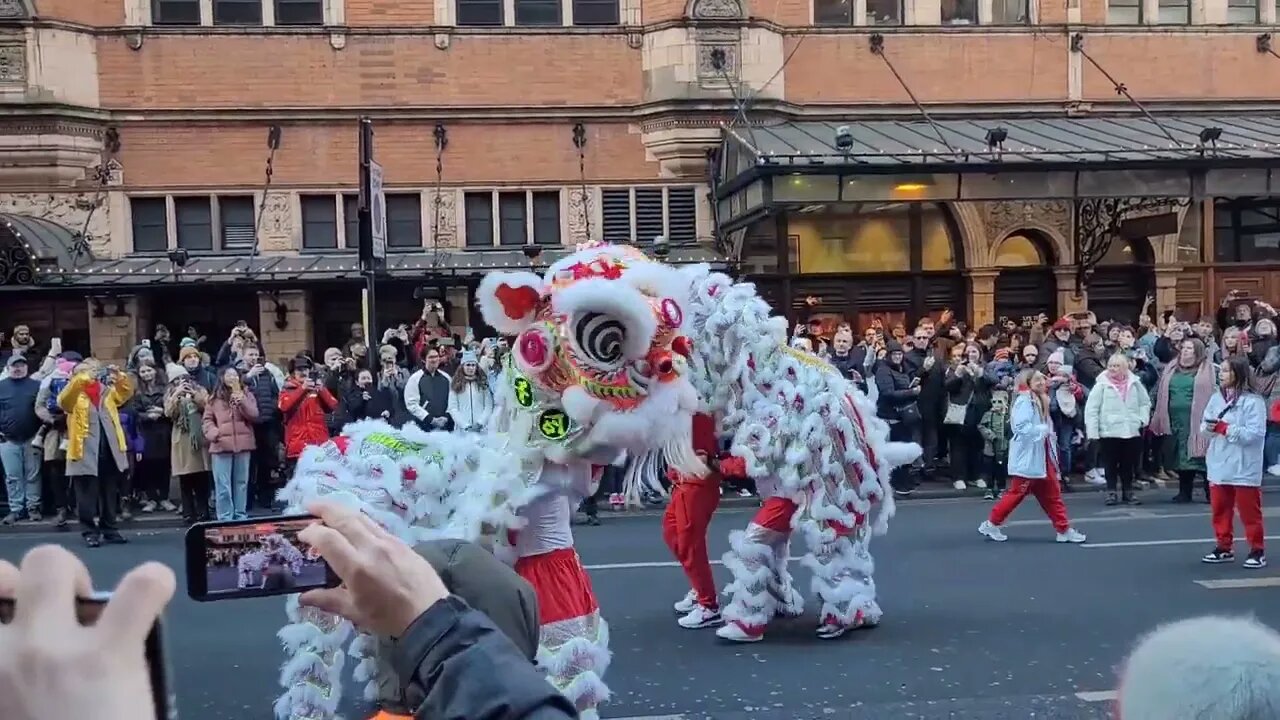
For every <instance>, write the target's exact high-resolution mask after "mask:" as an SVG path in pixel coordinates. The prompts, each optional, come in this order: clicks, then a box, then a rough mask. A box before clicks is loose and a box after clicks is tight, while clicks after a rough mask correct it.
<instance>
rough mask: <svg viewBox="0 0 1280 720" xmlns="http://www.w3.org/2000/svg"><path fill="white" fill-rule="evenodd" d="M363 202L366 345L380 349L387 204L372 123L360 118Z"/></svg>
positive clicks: (360, 215) (360, 212) (360, 217)
mask: <svg viewBox="0 0 1280 720" xmlns="http://www.w3.org/2000/svg"><path fill="white" fill-rule="evenodd" d="M359 155H360V158H359V162H360V175H359V177H360V201H359V202H358V203H357V205H358V208H357V213H356V214H357V218H358V220H359V235H360V272H361V274H362V275H364V281H365V287H364V290H363V292H362V293H361V303H360V304H361V309H362V314H363V318H362V320H363V324H364V339H365V345H366V346H367V347H368V348H369V350H370V352H371V353H372V352H374V351H376V349H377V346H376V345H371V344H370V343H375V342H377V340H378V336H377V327H376V325H377V319H378V312H377V294H376V289H377V278H378V271H379V270H380V269H382V267H383V265H384V263H385V262H386V258H387V204H386V196H385V195H384V194H383V192H382V166H381V165H379V164H378V163H377V162H375V161H374V159H373V121H372V120H370V119H369V118H367V117H365V118H360V141H359Z"/></svg>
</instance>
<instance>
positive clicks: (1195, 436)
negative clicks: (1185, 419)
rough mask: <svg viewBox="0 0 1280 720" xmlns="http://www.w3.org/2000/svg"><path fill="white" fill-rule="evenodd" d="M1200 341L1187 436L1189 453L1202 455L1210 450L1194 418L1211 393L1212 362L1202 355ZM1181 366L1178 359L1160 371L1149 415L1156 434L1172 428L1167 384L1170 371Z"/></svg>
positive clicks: (1212, 379)
mask: <svg viewBox="0 0 1280 720" xmlns="http://www.w3.org/2000/svg"><path fill="white" fill-rule="evenodd" d="M1203 347H1204V346H1203V345H1201V350H1200V353H1199V357H1200V365H1199V367H1197V368H1196V379H1195V390H1194V391H1193V393H1192V396H1191V418H1192V421H1191V423H1189V424H1190V425H1191V435H1190V437H1188V438H1187V440H1188V446H1189V447H1190V449H1191V451H1190V453H1189V455H1190V456H1191V457H1204V454H1205V453H1206V452H1208V450H1209V437H1208V436H1207V435H1205V434H1204V432H1203V431H1202V430H1201V429H1200V425H1201V424H1200V423H1199V422H1196V419H1197V418H1200V417H1203V416H1204V409H1205V406H1207V405H1208V404H1209V398H1211V397H1213V392H1214V389H1213V387H1214V371H1213V363H1211V362H1209V361H1208V359H1207V358H1206V357H1205V351H1204V349H1203ZM1180 369H1182V366H1181V364H1180V363H1179V362H1178V361H1176V360H1175V361H1174V362H1171V363H1169V365H1168V366H1166V367H1165V369H1164V372H1163V373H1162V374H1161V375H1160V385H1159V388H1158V389H1157V390H1156V411H1155V413H1154V414H1153V415H1152V416H1151V432H1152V433H1153V434H1155V435H1168V434H1169V433H1170V432H1171V429H1170V425H1169V384H1170V383H1171V382H1172V381H1173V374H1174V373H1176V372H1178V371H1179V370H1180Z"/></svg>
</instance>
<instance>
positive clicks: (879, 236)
mask: <svg viewBox="0 0 1280 720" xmlns="http://www.w3.org/2000/svg"><path fill="white" fill-rule="evenodd" d="M909 208H910V206H909V205H907V204H905V203H904V204H899V205H896V206H894V207H892V208H890V209H887V210H880V211H871V212H865V211H864V210H863V206H854V207H852V208H848V209H845V208H842V209H840V210H826V211H822V212H815V213H795V214H793V215H792V216H791V217H790V218H788V220H787V234H788V235H790V236H793V237H794V238H795V245H796V250H797V255H798V258H797V260H798V263H799V268H798V272H799V273H800V274H810V273H869V272H909V271H910V270H911V241H910V238H911V221H910V219H909V217H908V211H909Z"/></svg>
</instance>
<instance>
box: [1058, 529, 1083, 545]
mask: <svg viewBox="0 0 1280 720" xmlns="http://www.w3.org/2000/svg"><path fill="white" fill-rule="evenodd" d="M1057 540H1058V542H1060V543H1076V544H1079V543H1082V542H1084V541H1085V536H1084V533H1082V532H1080V531H1079V530H1077V529H1075V528H1067V531H1066V532H1060V533H1058V537H1057Z"/></svg>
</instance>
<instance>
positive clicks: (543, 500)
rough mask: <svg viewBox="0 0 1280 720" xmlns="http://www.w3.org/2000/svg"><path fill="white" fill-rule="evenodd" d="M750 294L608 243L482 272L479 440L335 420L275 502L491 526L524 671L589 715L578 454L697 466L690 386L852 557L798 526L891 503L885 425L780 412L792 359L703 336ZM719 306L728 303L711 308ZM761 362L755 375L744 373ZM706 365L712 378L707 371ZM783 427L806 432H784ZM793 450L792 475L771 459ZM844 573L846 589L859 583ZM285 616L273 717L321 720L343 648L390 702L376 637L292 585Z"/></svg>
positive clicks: (429, 529) (601, 625)
mask: <svg viewBox="0 0 1280 720" xmlns="http://www.w3.org/2000/svg"><path fill="white" fill-rule="evenodd" d="M751 298H755V294H754V289H753V288H752V287H751V286H749V285H734V284H733V282H732V281H731V280H730V279H729V278H728V277H726V276H723V275H718V274H713V273H710V272H709V270H708V269H707V268H706V267H705V266H696V267H691V268H686V269H683V270H676V269H674V268H671V267H668V266H665V265H662V264H660V263H657V262H653V261H650V260H649V259H648V258H646V257H645V256H644V255H643V254H642V253H640V252H639V251H638V250H636V249H634V248H630V247H620V246H606V245H591V246H580V247H579V248H578V250H577V252H575V253H573V254H571V255H570V256H568V257H566V258H564V259H562V260H560V261H558V262H556V263H555V264H553V265H552V266H551V267H550V268H549V269H548V270H547V272H546V273H545V274H544V275H543V276H541V277H540V276H538V275H536V274H534V273H531V272H499V273H491V274H490V275H488V276H487V277H486V278H485V279H484V280H483V281H482V282H481V284H480V287H479V290H478V293H477V302H478V305H479V308H480V312H481V314H482V315H483V317H484V320H485V322H486V323H488V324H489V325H490V326H492V327H494V328H496V329H497V330H498V331H499V332H501V333H504V334H506V335H510V336H513V337H514V341H513V343H512V351H511V353H510V355H509V358H508V364H507V366H506V368H505V370H504V374H503V380H502V382H500V383H499V384H498V387H497V389H496V393H497V405H498V407H499V414H498V417H499V418H500V421H499V422H498V423H497V424H496V425H497V427H496V428H494V429H493V430H492V431H491V434H489V435H475V434H456V435H455V434H449V433H444V432H431V433H426V432H423V431H421V430H419V429H417V428H416V427H405V428H403V429H396V428H393V427H391V426H389V425H387V424H385V423H382V422H378V421H365V422H359V423H353V424H351V425H348V426H347V427H346V428H344V430H343V434H342V435H341V436H340V437H338V438H335V439H334V440H332V441H330V442H328V443H326V444H325V445H322V446H318V447H312V448H308V449H307V450H306V451H305V452H304V453H303V455H302V457H301V458H300V459H299V462H298V466H297V469H296V472H295V475H294V477H293V478H292V479H291V480H290V481H289V483H288V484H287V485H286V487H285V488H284V489H283V490H282V491H281V498H282V499H284V500H286V501H287V502H288V503H289V504H290V509H291V511H300V510H301V509H302V506H303V504H304V503H305V502H306V501H308V500H310V499H312V498H315V497H319V496H326V497H328V498H331V499H335V500H339V501H342V502H346V503H349V504H352V505H354V506H357V507H359V508H361V509H362V510H363V511H364V512H365V513H367V514H368V515H369V516H370V517H372V518H373V519H374V520H376V521H377V522H379V523H380V524H381V525H383V526H384V527H385V528H387V530H388V531H389V532H391V533H392V534H394V535H396V536H398V537H400V538H402V539H403V540H405V541H406V542H408V543H410V544H416V543H418V542H421V541H424V540H429V539H434V538H439V537H452V538H461V539H466V540H473V541H478V540H485V539H489V540H492V542H493V544H494V545H495V553H497V554H499V555H507V556H509V557H511V558H513V559H514V562H515V567H516V570H517V572H519V573H520V574H521V575H522V576H524V577H525V578H526V579H527V580H529V582H530V583H531V584H532V585H533V587H534V590H535V592H536V593H537V595H538V600H539V606H540V607H539V610H540V614H541V617H540V622H541V625H542V628H541V638H540V647H539V650H538V663H539V665H540V666H541V667H543V668H544V669H545V671H546V673H547V678H548V680H549V681H550V682H552V683H553V684H554V685H555V686H556V687H557V688H559V689H560V690H561V691H562V692H564V693H565V695H566V696H567V697H569V698H570V699H571V700H572V701H573V702H574V704H575V705H576V706H577V707H578V708H579V710H580V711H581V715H582V717H584V718H595V717H598V715H597V712H596V706H597V705H598V704H599V703H600V702H603V701H604V700H605V699H607V697H608V688H607V687H606V686H605V684H604V682H603V675H604V673H605V670H606V668H607V666H608V663H609V657H610V655H609V650H608V626H607V624H606V623H605V621H604V620H603V619H602V618H601V616H600V611H599V608H598V606H597V604H596V599H595V595H594V593H593V592H592V590H591V585H590V581H589V579H588V578H587V575H586V572H585V571H584V569H583V567H582V564H581V562H580V561H579V560H578V556H577V553H576V552H575V551H574V550H573V538H572V533H571V532H570V528H569V520H570V515H571V510H572V506H573V503H572V498H573V497H574V496H576V495H579V494H582V493H584V492H585V491H586V489H587V488H588V486H589V484H590V482H591V476H592V465H593V464H596V465H599V464H601V463H607V462H610V461H612V460H613V459H615V458H616V457H617V456H618V455H619V453H621V452H623V451H626V452H628V453H632V454H634V455H636V456H638V457H651V456H652V455H653V453H655V452H657V453H661V454H662V455H663V456H665V458H666V461H667V463H668V465H669V466H670V467H671V468H673V469H675V470H676V471H678V472H680V473H684V474H687V475H691V476H703V475H705V474H706V473H707V472H708V469H707V468H706V466H705V465H704V464H703V463H702V462H701V461H700V460H699V459H698V457H697V455H696V454H695V453H694V451H693V448H692V446H691V434H692V422H693V415H694V413H695V411H697V410H698V409H699V390H702V392H703V395H704V397H708V398H711V399H712V400H713V402H712V405H713V406H714V407H715V411H716V412H717V413H721V414H723V416H724V419H723V424H724V426H725V427H726V428H727V430H728V432H731V433H732V434H733V435H734V437H735V442H734V447H735V454H737V455H739V456H742V457H744V459H745V461H746V465H747V467H748V470H749V471H751V472H752V474H753V475H754V476H757V477H761V476H765V475H768V474H770V473H778V474H780V476H781V477H783V478H784V480H786V481H790V482H791V485H790V486H788V487H794V488H796V493H797V497H799V495H798V493H800V492H802V491H806V492H810V493H811V495H812V496H813V498H812V500H811V501H810V502H800V503H799V505H798V507H800V508H801V510H800V511H798V512H797V513H795V518H794V520H793V522H795V523H798V525H797V527H803V528H809V525H807V524H805V523H815V525H814V528H813V533H814V534H815V536H817V537H818V539H819V540H825V542H826V546H831V547H833V548H835V549H836V551H837V552H839V551H841V550H843V549H844V548H845V547H846V546H847V547H849V548H855V547H861V548H862V549H863V551H864V552H865V540H863V539H861V536H859V538H860V539H859V542H860V543H861V544H860V545H857V546H855V545H854V544H853V543H851V542H850V541H849V540H848V537H847V536H840V537H841V538H843V539H844V544H841V542H840V541H839V540H836V539H834V538H835V535H834V532H833V531H831V530H830V529H829V528H827V529H819V528H817V526H816V523H821V522H842V523H844V526H845V527H848V528H852V529H854V530H856V531H858V532H861V531H862V530H865V527H864V525H865V522H866V517H867V516H868V515H867V514H868V513H869V512H871V510H870V508H871V506H872V505H873V504H876V502H877V501H880V502H879V508H880V511H881V512H880V515H879V523H878V525H879V527H883V525H884V523H885V522H887V519H888V512H887V511H888V510H891V507H892V506H891V504H889V503H890V501H888V500H887V498H884V495H883V487H884V483H883V482H881V480H882V479H883V478H887V473H888V469H889V464H888V463H889V462H890V461H891V456H892V455H893V453H891V452H882V453H880V454H879V455H878V456H876V457H874V458H872V457H870V455H872V454H873V453H874V451H875V450H876V449H879V448H882V447H885V441H884V437H885V435H886V434H887V429H886V428H884V427H883V426H882V425H878V424H876V422H874V418H873V417H872V418H870V419H869V420H868V419H861V418H860V416H859V415H858V414H857V412H856V411H855V410H854V405H853V404H852V401H849V400H842V399H836V395H835V394H830V396H829V397H828V398H827V399H825V400H824V399H822V398H817V399H815V400H813V401H812V404H811V405H809V407H808V408H807V409H806V412H816V413H818V415H816V416H814V417H813V418H812V419H810V420H808V421H805V422H802V423H797V422H795V421H793V419H792V418H791V417H789V416H786V415H785V414H783V413H782V410H781V409H782V408H791V407H796V406H795V405H794V402H795V396H796V393H797V392H798V390H797V388H796V382H795V380H794V378H792V379H790V380H789V378H791V375H789V374H788V373H793V372H794V368H796V367H801V366H803V367H808V366H807V365H804V364H803V363H799V361H796V360H794V359H793V358H792V356H790V355H782V356H779V355H778V354H777V353H771V352H766V351H765V350H764V349H763V347H762V346H760V343H761V342H762V339H761V338H760V337H759V336H757V337H756V338H755V339H754V344H746V343H747V342H748V339H747V338H744V337H743V333H745V332H747V331H745V330H741V331H739V330H737V329H735V330H733V331H731V332H728V333H726V334H725V335H724V337H723V338H722V337H716V336H715V333H723V332H724V330H723V326H724V325H725V324H726V314H727V313H731V312H741V311H742V309H743V308H744V307H745V308H747V309H748V310H750V311H751V312H758V311H760V308H764V307H765V306H764V304H763V302H761V301H759V300H758V299H756V301H755V304H752V303H750V302H747V300H748V299H751ZM726 300H728V301H730V302H732V303H735V304H734V305H732V306H726V305H724V304H723V303H724V301H726ZM765 317H766V318H767V312H765ZM745 319H747V320H750V319H751V317H750V316H748V317H746V318H745ZM769 326H770V327H771V328H775V327H777V323H770V325H769ZM758 329H759V328H757V331H758ZM691 335H692V336H693V337H691ZM770 337H771V338H772V337H773V336H770ZM726 339H728V340H729V341H730V342H728V343H726V342H724V341H725V340H726ZM735 343H736V344H735ZM744 347H745V348H748V349H754V350H753V352H754V359H752V358H749V357H747V356H745V355H744V356H742V357H741V358H735V357H732V356H727V355H726V354H725V353H731V354H732V353H736V352H739V351H740V350H741V349H743V348H744ZM780 360H781V361H784V362H781V363H780V362H779V361H780ZM770 363H773V365H769V364H770ZM762 369H763V371H764V374H763V375H761V377H763V378H765V380H764V382H763V384H762V383H761V382H759V381H757V380H756V379H755V377H756V376H757V375H760V374H761V371H762ZM699 375H701V376H702V379H701V380H699V379H698V376H699ZM712 377H721V378H725V379H727V380H728V382H727V383H726V384H723V385H720V384H713V383H711V382H710V380H709V378H712ZM718 382H719V381H718V380H717V383H718ZM800 389H810V386H808V385H803V386H801V388H800ZM788 392H790V393H791V395H786V394H785V393H788ZM840 397H841V398H843V395H841V396H840ZM716 403H719V404H718V405H717V404H716ZM797 428H812V429H813V430H814V431H813V432H810V433H806V434H801V435H794V434H793V435H788V434H787V433H788V432H795V429H797ZM819 430H823V431H825V433H826V434H825V437H826V438H827V440H826V443H827V445H828V446H829V445H831V444H832V442H833V439H840V438H844V439H847V443H846V444H842V445H840V446H839V447H838V448H833V447H824V446H822V443H821V442H820V441H821V436H820V433H819V432H818V431H819ZM898 454H899V455H900V456H904V457H906V460H910V459H911V458H910V457H909V456H908V454H907V453H898ZM853 458H857V459H858V460H857V461H858V462H860V463H862V464H863V466H865V469H863V470H860V471H857V472H862V473H865V477H866V480H865V481H863V482H862V483H861V484H860V485H859V484H857V483H854V484H852V485H851V484H849V483H847V482H846V483H844V484H840V482H838V481H837V480H836V478H837V477H838V478H842V479H843V478H845V476H844V475H843V474H840V472H838V468H843V467H846V466H848V465H849V464H850V463H852V462H853ZM906 460H904V462H905V461H906ZM793 462H794V464H796V466H797V468H796V469H795V470H794V471H793V472H792V473H791V474H787V473H785V472H782V471H779V470H777V469H775V468H777V466H778V465H779V464H783V463H793ZM634 465H636V466H641V467H645V466H648V465H649V463H636V464H634ZM857 477H859V478H861V477H864V475H862V474H858V475H857ZM629 482H630V483H631V485H632V486H634V483H635V481H634V480H630V481H629ZM846 507H847V508H850V509H849V510H847V511H843V510H842V508H846ZM859 508H861V510H859ZM857 512H861V513H862V514H860V515H856V516H855V513H857ZM860 523H861V524H860ZM824 533H825V534H824ZM828 535H830V536H832V537H831V539H827V536H828ZM820 547H825V546H821V545H820ZM841 557H843V556H841ZM769 567H770V568H772V567H774V565H770V566H769ZM824 567H826V566H824ZM855 570H857V571H860V572H862V573H863V574H864V575H865V576H866V579H867V580H868V582H869V575H870V567H869V564H868V565H859V566H857V567H856V568H851V567H850V563H849V562H844V563H843V564H840V563H836V564H835V565H832V566H831V568H830V573H831V574H830V578H831V579H830V580H829V581H828V583H829V584H831V585H832V587H835V588H837V589H839V590H840V591H844V589H845V585H844V584H841V583H842V580H843V578H844V577H845V576H846V575H853V574H854V571H855ZM857 577H859V578H861V577H862V576H857ZM775 584H776V583H775ZM855 585H856V587H857V588H858V589H860V590H861V591H865V590H867V588H868V587H869V586H868V585H867V584H866V583H863V584H857V583H855ZM744 587H747V586H745V585H744ZM787 587H789V585H787ZM859 597H861V596H860V595H859ZM837 600H839V597H838V596H833V597H832V602H836V601H837ZM735 602H736V600H735ZM850 602H852V601H850V600H849V599H847V598H846V602H844V603H843V604H844V605H845V606H848V605H850ZM859 602H860V601H859ZM871 602H872V603H874V600H872V601H871ZM739 604H740V603H739ZM863 604H865V603H863ZM734 607H735V605H731V606H730V608H729V609H733V608H734ZM287 612H288V615H289V619H290V621H291V623H290V624H289V625H288V626H286V627H285V628H283V629H282V630H281V631H280V639H281V641H282V643H283V645H284V648H285V652H286V654H287V655H288V660H287V661H286V663H285V666H284V669H283V671H282V674H281V681H282V684H283V685H284V687H285V693H284V694H283V695H282V696H281V697H280V699H279V700H278V701H277V702H276V706H275V710H276V716H277V717H278V718H280V719H281V720H330V719H331V718H334V717H335V716H336V714H337V712H338V708H339V703H340V697H341V687H340V681H341V678H342V674H343V671H344V666H345V664H346V658H347V653H349V654H350V656H352V657H353V658H355V659H356V660H357V664H356V667H355V670H354V677H355V679H356V681H357V682H363V683H365V691H364V697H365V698H366V699H368V700H371V701H379V702H383V703H390V704H394V703H396V702H397V701H398V700H399V697H400V692H399V689H400V686H401V684H400V681H399V679H398V678H396V677H395V675H394V672H393V670H392V669H391V667H390V666H389V665H388V663H387V658H388V657H389V652H388V648H387V643H388V640H386V639H383V638H377V637H372V636H368V635H358V636H356V637H355V638H354V639H352V635H353V633H354V629H353V628H352V627H351V626H350V624H349V623H347V622H346V621H344V620H342V619H341V618H338V617H335V616H332V615H328V614H326V613H322V612H319V611H316V610H314V609H312V608H303V607H301V606H300V605H299V604H298V602H297V598H296V597H293V598H290V600H289V601H288V604H287ZM344 648H345V649H346V652H344Z"/></svg>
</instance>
